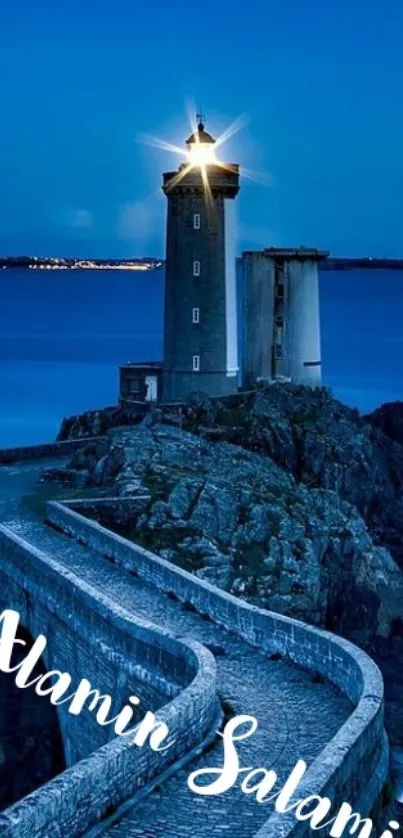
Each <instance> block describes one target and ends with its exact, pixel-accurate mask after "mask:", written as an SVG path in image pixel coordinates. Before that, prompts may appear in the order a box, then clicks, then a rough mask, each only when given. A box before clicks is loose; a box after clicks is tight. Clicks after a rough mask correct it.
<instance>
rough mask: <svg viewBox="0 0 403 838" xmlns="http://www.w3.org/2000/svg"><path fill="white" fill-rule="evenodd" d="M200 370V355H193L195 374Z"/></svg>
mask: <svg viewBox="0 0 403 838" xmlns="http://www.w3.org/2000/svg"><path fill="white" fill-rule="evenodd" d="M199 369H200V355H193V372H199Z"/></svg>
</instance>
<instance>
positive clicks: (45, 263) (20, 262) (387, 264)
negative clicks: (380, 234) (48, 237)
mask: <svg viewBox="0 0 403 838" xmlns="http://www.w3.org/2000/svg"><path fill="white" fill-rule="evenodd" d="M164 265H165V260H164V259H160V258H158V257H155V256H144V257H141V258H139V259H137V258H134V259H76V258H69V257H64V256H43V257H42V256H5V257H0V270H2V269H7V268H10V269H12V268H28V269H30V270H54V271H56V270H98V271H99V270H124V271H155V270H160V269H161V268H163V267H164ZM358 268H366V269H370V270H376V269H383V270H385V269H389V270H403V258H402V259H386V258H385V259H384V258H381V257H376V256H363V257H352V258H344V257H335V258H333V257H330V258H329V259H326V261H324V262H322V263H321V266H320V269H321V271H323V270H325V271H352V270H357V269H358Z"/></svg>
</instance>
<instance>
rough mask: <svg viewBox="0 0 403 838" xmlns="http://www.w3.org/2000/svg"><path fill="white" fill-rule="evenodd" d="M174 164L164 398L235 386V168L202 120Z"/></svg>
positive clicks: (169, 179) (167, 180)
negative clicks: (230, 223)
mask: <svg viewBox="0 0 403 838" xmlns="http://www.w3.org/2000/svg"><path fill="white" fill-rule="evenodd" d="M186 145H187V157H188V161H189V162H185V163H183V164H182V165H181V166H180V168H179V169H178V171H175V172H166V173H165V174H164V180H163V190H164V193H165V195H166V196H167V199H168V215H167V241H166V275H165V327H164V372H163V386H162V398H163V401H164V402H173V401H181V400H183V399H184V398H186V396H187V395H188V394H189V393H190V392H191V391H192V390H203V391H204V392H206V393H207V394H208V395H210V396H221V395H225V394H228V393H232V392H235V391H236V389H237V383H238V382H237V376H238V361H237V323H236V287H235V258H234V259H233V260H232V262H233V266H232V267H233V269H232V270H228V271H227V269H226V224H225V201H226V200H227V199H233V198H235V197H236V195H237V194H238V191H239V167H238V166H237V165H236V164H224V163H221V162H218V161H217V160H216V158H215V153H214V145H215V140H214V139H213V137H211V135H210V134H208V133H207V132H206V131H205V130H204V125H203V123H202V122H199V124H198V127H197V131H196V132H195V133H194V134H192V135H191V136H190V137H189V139H188V140H187V143H186Z"/></svg>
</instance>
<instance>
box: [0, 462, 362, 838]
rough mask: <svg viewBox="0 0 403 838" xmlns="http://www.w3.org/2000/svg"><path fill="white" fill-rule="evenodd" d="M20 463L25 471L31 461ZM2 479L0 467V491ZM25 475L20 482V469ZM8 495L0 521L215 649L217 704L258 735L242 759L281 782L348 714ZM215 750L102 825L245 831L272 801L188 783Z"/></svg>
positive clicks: (112, 832) (132, 832)
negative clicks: (210, 793)
mask: <svg viewBox="0 0 403 838" xmlns="http://www.w3.org/2000/svg"><path fill="white" fill-rule="evenodd" d="M42 467H43V463H42V465H41V468H42ZM7 468H8V467H7ZM18 468H19V469H21V472H23V470H24V469H27V468H28V466H21V467H18ZM6 471H7V469H6ZM38 471H40V469H38ZM33 476H34V473H32V475H31V477H33ZM4 477H5V475H4V470H2V469H0V499H1V496H2V493H3V491H4V480H3V478H4ZM25 477H26V480H25V487H26V488H27V486H26V484H27V483H29V478H28V476H27V473H26V472H25ZM22 482H23V483H24V480H22ZM13 500H14V503H13V507H14V508H13V514H12V517H13V520H12V521H11V522H10V520H4V511H7V513H8V514H7V517H8V518H10V517H11V516H10V515H9V512H10V506H9V503H7V504H6V507H7V508H6V509H4V510H3V513H2V509H1V502H0V520H1V519H2V520H3V521H4V523H5V524H6V525H7V526H9V527H10V529H12V530H13V531H14V532H15V533H17V534H18V535H19V536H20V537H22V538H25V539H26V540H27V541H29V542H31V543H32V544H34V545H35V546H37V547H38V548H39V549H41V550H43V551H45V552H48V553H49V554H50V555H53V556H55V557H57V559H58V561H59V562H61V563H63V564H65V565H66V566H67V567H69V569H70V570H73V571H74V572H75V573H77V575H79V576H80V577H81V578H84V579H87V580H88V581H90V582H91V584H92V585H95V586H96V587H98V589H99V590H100V591H102V592H103V593H106V594H108V595H109V596H113V597H114V598H116V600H117V601H118V602H119V603H120V604H121V605H123V606H124V607H125V608H127V609H129V610H130V611H131V612H132V613H133V614H134V615H135V614H138V615H141V616H143V617H146V618H147V619H151V620H152V621H153V622H155V623H157V624H159V625H160V626H161V627H162V630H163V629H164V628H165V629H166V630H168V631H170V632H172V633H173V634H175V635H178V636H183V635H187V636H190V637H192V638H195V639H197V640H199V641H201V642H202V643H204V644H205V645H206V646H208V647H209V648H210V649H211V650H212V651H213V653H215V655H216V660H217V668H218V673H217V677H218V692H219V696H220V698H221V701H222V703H223V706H224V709H225V710H226V712H227V713H229V714H230V715H236V714H245V713H246V714H252V715H254V716H256V718H257V719H258V722H259V727H258V731H257V733H256V734H255V735H254V736H253V737H251V738H249V739H247V740H245V741H244V742H241V743H239V744H238V746H237V750H238V754H239V759H240V763H241V765H242V766H243V767H246V766H250V767H253V768H258V767H265V768H267V769H270V768H274V769H275V770H276V772H277V774H278V775H279V778H280V781H281V780H283V781H284V780H285V779H286V777H287V775H288V773H289V772H290V771H291V770H292V768H293V767H294V765H295V763H296V762H297V760H298V759H304V760H305V761H306V762H307V763H308V764H310V763H311V762H312V761H313V760H314V759H315V757H317V756H318V754H319V753H320V752H321V750H322V749H323V748H324V746H325V745H326V744H327V743H328V742H329V740H330V739H331V738H332V737H333V736H334V734H335V733H336V732H337V731H338V729H339V728H340V727H341V725H342V724H343V722H344V721H345V720H346V718H347V717H348V715H349V714H350V712H351V704H350V702H349V701H348V700H347V699H346V698H345V697H344V696H343V695H342V694H341V693H340V692H339V691H337V690H336V689H335V688H333V687H332V686H331V685H330V684H328V683H317V682H316V681H313V680H312V675H311V674H309V673H307V672H305V671H303V670H301V669H299V668H297V667H296V666H294V665H292V664H288V663H285V662H283V661H277V660H269V659H268V658H267V657H265V656H263V655H261V654H260V653H259V651H258V650H256V649H254V648H252V647H251V646H249V645H248V644H247V643H246V642H244V641H242V640H239V639H238V638H237V637H236V636H235V634H232V633H230V632H227V631H225V630H224V629H222V628H220V627H218V626H216V625H214V624H213V623H212V622H210V621H206V620H205V619H203V618H202V617H201V616H200V615H198V614H196V613H194V612H193V611H189V610H187V609H186V606H184V605H182V604H181V603H179V602H177V601H175V600H172V599H171V598H169V597H168V596H166V595H165V594H164V593H162V592H161V591H159V590H158V589H156V588H155V587H153V586H152V585H151V584H149V583H147V582H144V581H143V580H141V579H139V578H138V577H135V576H132V575H131V574H129V573H128V572H127V571H125V570H124V569H122V568H120V567H118V566H116V565H112V564H110V563H109V562H108V561H106V560H105V559H104V558H103V557H102V556H101V555H100V554H98V553H97V552H95V551H93V550H91V549H89V548H87V547H85V546H83V545H80V544H78V543H76V542H75V541H73V540H72V539H70V538H68V537H67V536H64V535H63V534H61V533H59V532H56V531H54V530H52V529H50V528H48V527H46V526H45V525H44V524H43V523H42V522H40V521H35V520H33V519H32V518H31V519H30V516H29V515H27V516H25V514H24V513H23V512H21V514H20V515H17V516H16V514H15V513H16V502H17V497H16V494H15V493H14V499H13ZM24 519H25V520H24ZM84 674H85V673H84ZM222 756H223V748H222V740H221V738H220V737H217V740H216V743H215V744H214V745H213V747H211V748H210V749H209V751H208V753H205V754H203V755H202V756H200V757H199V758H198V759H197V761H196V763H195V764H188V765H187V766H186V768H185V769H182V770H180V771H178V772H177V773H176V774H174V775H173V776H172V777H171V778H170V779H169V780H168V781H167V782H166V783H165V784H164V785H163V786H161V787H158V786H157V788H156V789H155V790H154V791H153V792H152V793H151V794H150V795H149V796H148V797H146V798H144V799H143V800H142V801H141V802H140V803H139V804H138V805H137V806H135V807H133V808H132V809H130V808H128V807H127V805H126V806H125V808H124V810H123V812H122V816H121V818H120V819H119V813H118V815H117V817H116V816H115V817H113V818H112V819H111V820H110V821H106V822H105V824H104V827H103V828H101V831H102V832H103V834H105V835H108V836H110V838H118V836H121V838H140V836H142V838H185V837H186V836H189V838H190V836H191V837H192V838H213V837H215V836H217V838H221V836H228V838H251V836H253V835H254V834H255V833H256V832H257V831H258V829H259V828H260V826H261V825H262V824H263V823H264V821H266V820H267V818H268V817H269V815H270V812H271V808H270V805H259V804H258V803H257V802H256V800H255V797H254V796H253V795H249V796H246V795H245V794H243V793H242V792H241V790H240V788H239V784H237V785H236V786H235V787H234V788H232V789H231V790H229V791H228V792H226V793H225V794H224V795H221V796H214V797H202V796H198V795H195V794H193V793H192V792H191V791H190V790H189V789H188V786H187V777H188V775H189V774H190V773H191V771H193V770H196V768H202V767H212V766H221V765H222ZM211 779H214V778H211ZM91 832H92V831H91V830H90V833H91ZM97 834H100V831H99V828H98V829H97Z"/></svg>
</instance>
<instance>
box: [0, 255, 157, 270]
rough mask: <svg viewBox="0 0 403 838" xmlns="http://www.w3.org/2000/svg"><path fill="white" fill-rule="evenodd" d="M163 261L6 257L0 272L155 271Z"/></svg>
mask: <svg viewBox="0 0 403 838" xmlns="http://www.w3.org/2000/svg"><path fill="white" fill-rule="evenodd" d="M163 264H164V263H163V260H162V259H158V258H156V257H154V256H145V257H142V258H141V259H72V258H66V257H64V256H61V257H59V256H43V257H42V256H6V257H3V258H1V257H0V270H2V269H3V270H5V269H6V268H10V269H12V268H27V269H30V270H48V271H63V270H64V271H66V270H70V271H71V270H88V271H90V270H95V271H100V270H115V271H116V270H124V271H155V270H159V269H160V268H161V267H162V266H163Z"/></svg>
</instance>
